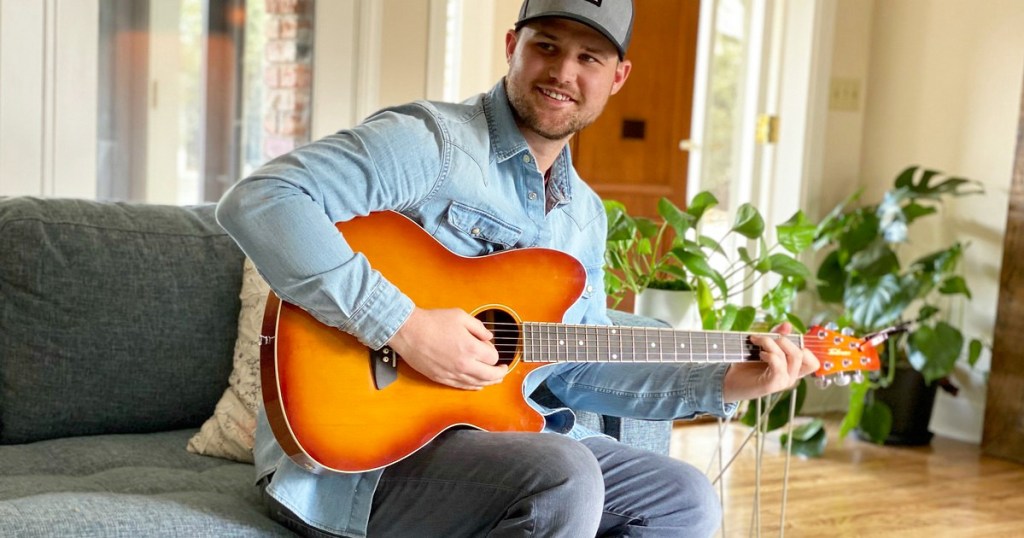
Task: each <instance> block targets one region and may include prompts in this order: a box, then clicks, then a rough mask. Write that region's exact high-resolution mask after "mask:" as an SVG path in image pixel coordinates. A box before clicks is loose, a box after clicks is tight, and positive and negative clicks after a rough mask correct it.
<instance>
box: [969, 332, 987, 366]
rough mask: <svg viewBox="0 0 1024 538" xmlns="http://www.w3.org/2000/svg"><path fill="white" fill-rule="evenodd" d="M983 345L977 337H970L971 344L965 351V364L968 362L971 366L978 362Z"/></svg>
mask: <svg viewBox="0 0 1024 538" xmlns="http://www.w3.org/2000/svg"><path fill="white" fill-rule="evenodd" d="M983 347H984V345H983V344H982V343H981V340H978V339H977V338H972V339H971V345H970V348H969V349H968V351H967V364H970V365H971V367H972V368H973V367H974V365H975V364H977V363H978V359H979V358H980V357H981V350H982V348H983Z"/></svg>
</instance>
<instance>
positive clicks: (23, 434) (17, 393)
mask: <svg viewBox="0 0 1024 538" xmlns="http://www.w3.org/2000/svg"><path fill="white" fill-rule="evenodd" d="M212 215H213V208H212V206H210V205H206V206H198V207H186V208H182V207H171V206H154V205H139V204H120V203H99V202H90V201H83V200H52V199H51V200H44V199H36V198H8V199H0V536H5V537H6V536H18V537H26V536H126V537H127V536H132V537H134V536H218V537H219V536H278V535H281V536H288V535H290V533H289V532H288V531H287V530H286V529H284V528H283V527H281V526H279V525H278V524H276V523H275V522H274V521H272V520H271V519H269V517H268V516H267V512H266V510H265V509H264V506H263V503H262V499H261V494H260V491H259V489H258V488H256V487H255V486H254V485H253V478H254V477H253V468H252V466H251V465H248V464H243V463H236V462H232V461H228V460H224V459H218V458H211V457H206V456H199V455H195V454H191V453H189V452H186V450H185V445H186V443H187V441H188V439H189V438H190V437H191V436H192V435H193V434H194V433H195V432H196V431H197V430H198V428H199V426H200V425H201V424H202V423H203V422H204V421H205V420H206V419H207V418H208V417H209V416H210V415H211V414H212V412H213V408H214V405H215V404H216V402H217V401H218V399H219V398H220V397H221V395H222V393H223V391H224V389H225V388H226V387H227V383H228V376H229V374H230V372H231V367H232V352H233V347H234V341H235V336H236V327H237V317H238V311H239V299H238V292H239V288H240V285H241V273H242V262H243V257H242V253H241V252H240V251H239V250H238V248H237V247H236V246H235V244H234V243H233V242H232V240H231V239H230V238H229V237H228V236H227V235H225V233H224V232H223V230H221V229H220V227H219V226H217V224H216V222H215V221H214V219H213V216H212ZM614 315H615V317H616V321H617V322H619V323H627V324H645V323H648V322H650V320H643V319H639V318H635V317H631V316H626V315H621V314H618V313H615V314H614ZM541 397H542V398H547V399H550V398H551V396H550V394H547V395H542V396H541ZM581 420H583V421H585V422H587V423H588V424H589V425H591V426H592V427H595V428H598V429H602V430H604V431H605V432H607V433H610V434H612V435H614V436H616V437H619V438H620V439H622V440H623V441H624V442H628V443H630V444H634V445H637V446H643V447H645V448H649V449H651V450H655V451H658V452H662V453H664V452H667V450H668V438H669V431H670V428H671V425H670V424H669V423H667V422H661V423H655V422H640V421H633V420H620V419H616V418H611V417H598V416H594V415H590V414H585V413H582V414H581Z"/></svg>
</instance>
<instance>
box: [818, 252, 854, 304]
mask: <svg viewBox="0 0 1024 538" xmlns="http://www.w3.org/2000/svg"><path fill="white" fill-rule="evenodd" d="M817 277H818V296H819V297H820V298H821V300H822V301H824V302H826V303H842V302H843V294H844V292H845V291H846V278H847V274H846V271H844V270H843V266H842V265H841V264H840V263H839V252H838V251H835V250H833V251H832V252H830V253H829V254H828V256H826V257H825V259H824V260H822V262H821V265H819V266H818V274H817Z"/></svg>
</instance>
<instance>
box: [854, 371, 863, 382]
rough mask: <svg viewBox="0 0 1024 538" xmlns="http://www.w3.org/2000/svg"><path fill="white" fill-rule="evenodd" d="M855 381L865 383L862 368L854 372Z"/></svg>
mask: <svg viewBox="0 0 1024 538" xmlns="http://www.w3.org/2000/svg"><path fill="white" fill-rule="evenodd" d="M853 382H854V383H863V382H864V374H863V373H861V371H860V370H857V371H856V372H854V373H853Z"/></svg>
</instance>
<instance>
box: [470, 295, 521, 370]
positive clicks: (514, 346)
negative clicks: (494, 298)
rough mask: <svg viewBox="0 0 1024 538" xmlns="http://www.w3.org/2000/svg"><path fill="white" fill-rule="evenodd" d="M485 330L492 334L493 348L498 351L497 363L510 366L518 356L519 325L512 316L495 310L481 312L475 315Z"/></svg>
mask: <svg viewBox="0 0 1024 538" xmlns="http://www.w3.org/2000/svg"><path fill="white" fill-rule="evenodd" d="M476 319H478V320H480V321H482V322H483V323H484V325H485V326H486V327H487V330H489V331H491V333H492V334H494V340H492V342H493V343H494V347H495V348H497V349H498V363H500V364H511V363H512V362H513V361H515V360H516V357H518V356H519V347H520V342H521V340H522V339H521V338H520V333H519V323H518V322H517V321H516V318H514V317H513V316H512V314H510V313H508V312H506V311H504V310H500V309H497V308H490V309H487V310H483V311H481V312H479V313H477V315H476Z"/></svg>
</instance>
